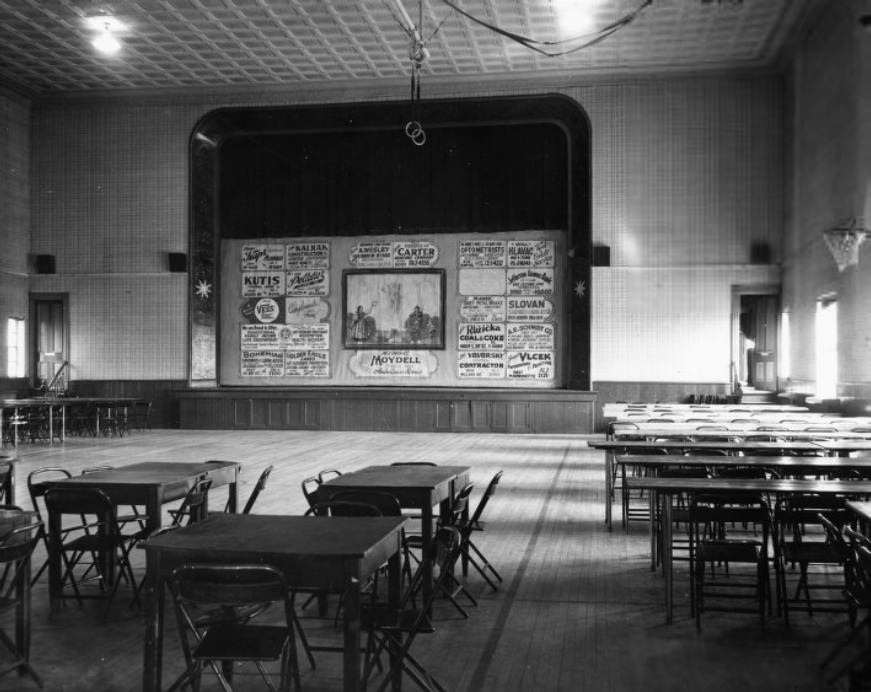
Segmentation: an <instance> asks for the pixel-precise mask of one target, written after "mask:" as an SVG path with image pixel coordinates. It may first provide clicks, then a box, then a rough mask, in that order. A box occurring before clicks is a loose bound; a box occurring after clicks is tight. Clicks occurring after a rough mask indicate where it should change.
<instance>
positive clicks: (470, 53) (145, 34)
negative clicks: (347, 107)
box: [0, 0, 813, 96]
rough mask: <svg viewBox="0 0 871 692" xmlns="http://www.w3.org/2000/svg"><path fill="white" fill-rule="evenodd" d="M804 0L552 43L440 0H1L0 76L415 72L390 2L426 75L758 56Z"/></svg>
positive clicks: (724, 2)
mask: <svg viewBox="0 0 871 692" xmlns="http://www.w3.org/2000/svg"><path fill="white" fill-rule="evenodd" d="M642 1H643V0H574V2H586V3H587V4H589V5H590V8H591V9H590V10H589V12H590V13H591V14H592V18H593V22H592V23H593V25H594V26H596V27H603V26H606V25H608V24H609V23H611V22H613V21H615V20H616V19H618V18H619V17H621V16H623V15H625V14H627V13H629V12H632V11H633V10H635V9H636V8H638V7H639V5H641V4H642ZM812 1H813V0H743V2H740V1H736V0H719V1H717V0H654V1H653V2H652V4H650V5H649V6H647V7H646V8H644V10H643V11H642V12H641V13H640V14H639V15H638V16H637V17H636V18H635V20H634V21H633V22H631V23H630V24H628V25H627V26H625V27H624V28H622V29H620V30H619V31H617V32H616V33H614V34H613V35H611V36H609V37H608V38H606V39H604V40H603V41H601V42H599V43H597V44H595V45H593V46H590V47H587V48H584V49H582V50H579V51H576V52H573V53H571V54H568V55H561V56H557V57H550V56H548V55H542V54H540V53H538V52H535V51H533V50H531V49H530V48H528V47H525V46H522V45H520V44H518V43H515V42H512V41H510V40H508V39H506V38H504V37H502V36H500V35H499V34H497V33H495V32H494V31H492V30H490V29H488V28H486V27H483V26H481V25H479V24H477V23H475V22H473V21H472V20H470V19H468V18H467V17H464V16H462V15H461V14H460V13H458V12H456V11H454V10H453V9H452V8H451V7H450V6H448V5H447V4H445V2H444V1H443V0H141V1H139V2H134V1H132V0H111V1H109V2H94V1H91V0H43V1H38V0H0V83H3V84H6V85H8V86H10V87H12V88H14V89H17V90H20V91H24V92H26V93H28V94H31V95H34V96H38V95H46V94H53V93H59V92H81V91H92V90H100V91H105V90H143V89H146V90H155V89H186V88H199V87H214V88H217V87H233V86H242V85H244V86H257V85H273V84H277V83H280V84H289V85H293V84H324V83H325V84H329V83H330V82H335V81H344V80H351V81H355V80H356V81H359V80H381V79H399V78H403V77H408V76H409V75H410V74H411V59H410V56H409V52H410V44H411V42H410V38H409V36H408V35H407V34H406V32H405V30H404V29H403V28H402V26H401V25H400V21H399V15H400V11H399V8H398V5H397V3H398V2H402V3H403V5H402V6H403V7H404V8H405V10H406V11H407V13H408V15H409V16H411V17H412V18H413V21H414V22H415V24H416V25H417V26H418V27H419V28H420V30H421V32H420V33H421V34H422V36H423V38H424V40H425V41H426V46H427V51H428V58H427V60H426V61H425V63H424V65H423V70H422V73H423V75H424V77H426V76H431V77H439V78H450V77H452V76H498V75H506V74H524V73H526V74H530V75H535V74H538V73H541V74H547V73H551V72H559V71H561V72H570V73H572V74H578V75H592V74H608V73H614V72H620V73H634V72H639V73H652V72H663V71H671V70H691V71H695V70H698V71H704V70H711V69H724V68H735V67H758V66H764V65H766V64H768V63H770V62H771V61H772V60H773V59H774V58H775V57H776V56H777V53H778V51H779V50H780V49H781V47H782V45H783V42H784V40H785V39H786V37H787V36H788V35H789V33H790V31H791V29H792V28H794V26H795V23H796V22H797V21H798V20H799V18H800V16H801V13H802V11H803V10H804V9H805V8H806V6H808V5H809V3H810V2H812ZM452 2H453V3H454V4H456V5H457V6H459V7H461V8H462V9H463V10H465V11H467V12H469V13H471V14H473V15H474V16H475V17H478V18H480V19H481V20H482V21H485V22H488V23H490V24H492V25H494V26H498V27H500V28H502V29H505V30H507V31H511V32H515V33H517V34H521V35H524V36H528V37H531V38H534V39H536V40H540V41H557V40H561V39H564V38H566V37H565V36H561V34H560V24H559V17H560V6H559V3H560V2H563V3H564V2H566V0H452ZM102 13H111V14H112V15H114V16H115V17H117V18H118V19H120V20H121V21H122V22H124V23H125V24H126V26H127V27H128V29H127V31H125V32H124V33H123V34H122V35H121V36H120V39H121V42H122V45H123V48H122V50H121V52H120V54H119V55H117V56H116V57H104V56H100V55H98V54H97V53H96V51H95V50H94V49H93V47H92V46H91V43H90V41H91V38H92V37H93V31H92V30H90V29H88V28H87V27H86V25H85V22H84V20H85V18H87V17H92V16H95V15H100V14H102ZM574 45H577V42H576V43H574V44H567V45H566V46H562V49H565V48H566V47H569V48H570V47H572V46H574ZM549 50H551V51H556V50H558V48H556V47H554V48H550V49H549Z"/></svg>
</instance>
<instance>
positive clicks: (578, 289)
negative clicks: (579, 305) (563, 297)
mask: <svg viewBox="0 0 871 692" xmlns="http://www.w3.org/2000/svg"><path fill="white" fill-rule="evenodd" d="M586 292H587V285H586V284H585V283H584V282H583V281H578V283H576V284H575V295H576V296H577V297H578V298H583V297H584V293H586Z"/></svg>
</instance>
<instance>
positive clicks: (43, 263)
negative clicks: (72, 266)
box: [36, 255, 54, 274]
mask: <svg viewBox="0 0 871 692" xmlns="http://www.w3.org/2000/svg"><path fill="white" fill-rule="evenodd" d="M36 273H37V274H54V255H37V256H36Z"/></svg>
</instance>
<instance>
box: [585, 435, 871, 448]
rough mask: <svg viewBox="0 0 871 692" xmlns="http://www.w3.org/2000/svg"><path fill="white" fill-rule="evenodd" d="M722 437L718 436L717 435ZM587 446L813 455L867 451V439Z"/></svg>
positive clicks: (595, 442)
mask: <svg viewBox="0 0 871 692" xmlns="http://www.w3.org/2000/svg"><path fill="white" fill-rule="evenodd" d="M721 434H722V433H721ZM587 445H588V446H589V447H592V448H594V449H605V450H608V449H611V450H614V449H626V450H632V449H635V450H643V449H724V450H731V451H736V452H740V451H753V450H759V451H767V450H778V449H792V450H795V451H802V452H815V451H820V450H825V451H831V452H861V451H869V450H871V440H869V439H855V440H816V441H813V442H811V441H808V440H794V441H791V442H759V441H755V440H744V441H740V442H736V441H734V440H732V441H729V442H723V441H720V442H714V441H701V440H694V441H689V440H588V441H587Z"/></svg>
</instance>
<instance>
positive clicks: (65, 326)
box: [29, 293, 70, 396]
mask: <svg viewBox="0 0 871 692" xmlns="http://www.w3.org/2000/svg"><path fill="white" fill-rule="evenodd" d="M67 303H68V296H67V294H65V293H31V294H30V325H31V327H30V335H29V336H30V339H29V341H30V353H31V361H30V362H31V368H30V386H31V388H32V389H34V390H35V391H37V392H38V393H39V394H42V395H55V396H57V395H61V394H65V393H66V391H67V388H68V384H69V352H70V346H69V343H70V337H69V322H68V314H69V310H68V306H67Z"/></svg>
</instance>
